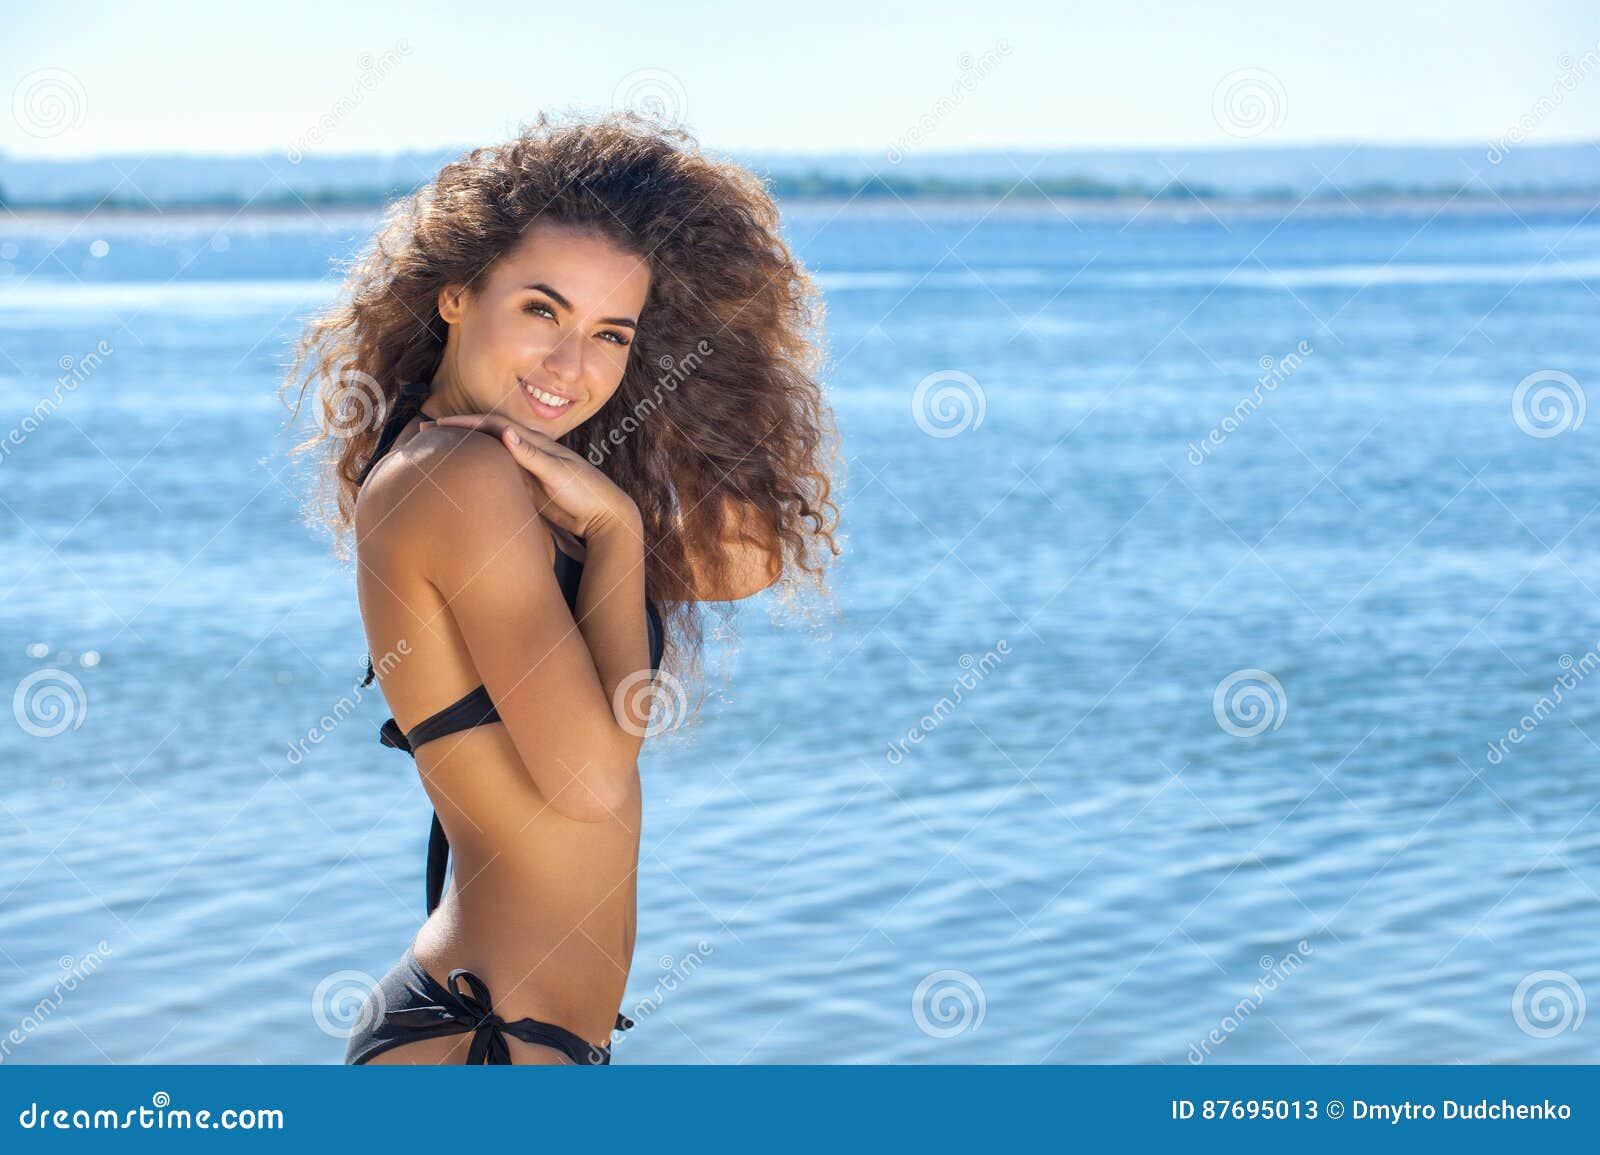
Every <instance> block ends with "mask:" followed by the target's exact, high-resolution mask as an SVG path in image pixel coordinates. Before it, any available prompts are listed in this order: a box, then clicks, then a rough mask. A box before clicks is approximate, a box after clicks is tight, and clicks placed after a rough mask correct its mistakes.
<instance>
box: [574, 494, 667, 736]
mask: <svg viewBox="0 0 1600 1155" xmlns="http://www.w3.org/2000/svg"><path fill="white" fill-rule="evenodd" d="M584 546H585V551H586V552H585V556H584V563H583V577H582V580H581V581H580V582H579V583H578V604H577V612H576V614H575V617H576V619H577V622H578V629H579V631H580V632H581V633H582V634H583V640H584V642H585V643H586V644H587V645H588V647H589V653H590V656H591V657H593V659H594V667H595V672H596V673H597V674H598V675H599V677H600V685H601V687H602V688H603V689H604V690H605V694H606V700H607V701H609V702H611V703H612V708H613V710H614V711H615V713H616V717H617V722H618V725H619V727H620V728H621V730H622V731H623V735H622V737H623V739H624V748H625V749H626V750H627V752H628V753H629V754H630V755H631V756H634V757H637V755H638V753H639V747H640V745H641V744H642V743H643V738H644V732H645V727H646V726H648V725H649V722H650V718H649V713H648V710H649V704H650V695H649V694H647V693H645V692H644V689H645V681H644V680H645V679H646V678H647V677H648V676H649V674H650V635H649V632H648V630H649V627H648V626H647V624H646V619H645V582H644V543H643V534H642V531H641V528H640V525H639V523H638V522H637V521H618V522H610V523H607V524H606V525H605V526H604V527H602V528H600V529H596V530H592V531H591V532H590V534H589V536H588V537H587V538H586V539H585V542H584ZM619 688H621V689H622V691H623V692H622V694H621V696H620V697H619V695H618V690H619Z"/></svg>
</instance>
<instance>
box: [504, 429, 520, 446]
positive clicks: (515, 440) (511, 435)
mask: <svg viewBox="0 0 1600 1155" xmlns="http://www.w3.org/2000/svg"><path fill="white" fill-rule="evenodd" d="M506 440H507V441H509V442H511V444H513V445H521V444H522V438H520V437H518V436H517V431H516V430H515V429H507V430H506Z"/></svg>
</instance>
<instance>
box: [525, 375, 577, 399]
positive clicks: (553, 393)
mask: <svg viewBox="0 0 1600 1155" xmlns="http://www.w3.org/2000/svg"><path fill="white" fill-rule="evenodd" d="M527 387H528V379H527V378H526V377H518V378H517V388H519V389H523V390H526V389H527ZM539 391H540V392H542V393H549V394H550V395H551V396H553V397H565V398H566V399H567V400H568V401H576V400H577V398H576V397H574V396H573V395H572V394H570V393H563V392H561V390H559V389H552V388H550V387H549V386H548V385H540V386H539Z"/></svg>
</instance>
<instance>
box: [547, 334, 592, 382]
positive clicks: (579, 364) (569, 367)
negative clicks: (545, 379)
mask: <svg viewBox="0 0 1600 1155" xmlns="http://www.w3.org/2000/svg"><path fill="white" fill-rule="evenodd" d="M544 369H545V372H547V373H549V374H550V375H551V376H552V377H555V378H557V379H559V380H560V381H562V382H563V383H565V384H568V385H570V384H572V383H573V382H574V381H576V380H577V379H578V378H579V377H580V376H582V374H583V343H582V340H581V336H580V335H579V334H577V333H568V334H565V335H563V336H562V337H561V339H560V340H558V341H557V342H556V343H555V346H554V347H553V348H552V349H551V350H550V352H549V354H548V355H547V356H546V357H545V359H544Z"/></svg>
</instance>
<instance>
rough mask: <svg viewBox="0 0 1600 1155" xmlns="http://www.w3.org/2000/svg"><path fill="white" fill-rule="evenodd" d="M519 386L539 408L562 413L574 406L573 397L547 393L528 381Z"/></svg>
mask: <svg viewBox="0 0 1600 1155" xmlns="http://www.w3.org/2000/svg"><path fill="white" fill-rule="evenodd" d="M519 384H520V385H521V386H522V392H523V394H524V395H525V396H527V398H528V399H529V400H530V401H533V402H535V403H537V404H538V405H539V406H542V407H543V408H545V409H548V410H551V411H552V412H555V413H560V412H562V411H564V410H566V409H568V408H569V407H570V406H571V405H572V398H571V397H563V396H561V394H559V393H550V392H547V391H545V390H543V389H539V388H537V387H535V386H533V385H530V384H528V383H527V382H526V381H521V382H519Z"/></svg>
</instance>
